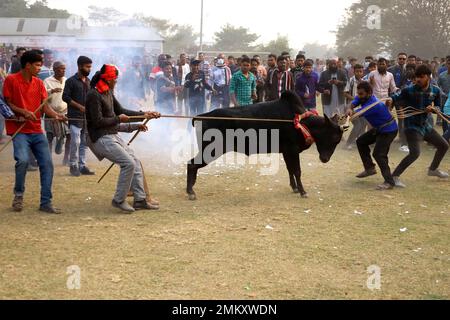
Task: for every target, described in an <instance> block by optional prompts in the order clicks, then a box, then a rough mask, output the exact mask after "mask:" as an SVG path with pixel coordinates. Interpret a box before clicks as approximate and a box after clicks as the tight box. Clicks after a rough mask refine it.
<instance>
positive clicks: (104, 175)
mask: <svg viewBox="0 0 450 320" xmlns="http://www.w3.org/2000/svg"><path fill="white" fill-rule="evenodd" d="M141 118H142V117H141ZM150 120H151V119H147V120H145V121H144V123H143V125H144V126H145V125H147V123H148V122H149V121H150ZM139 133H141V131H139V130H138V131H137V132H136V133H135V134H134V135H133V137H132V138H131V140H130V141H129V142H128V144H127V146H129V145H130V144H132V143H133V141H134V140H135V139H136V138H137V136H138V135H139ZM113 167H114V163H111V165H110V166H109V168H108V169H107V170H106V171H105V173H104V174H103V175H102V176H101V177H100V179H98V181H97V183H100V182H102V180H103V179H104V178H105V177H106V176H107V175H108V173H109V172H110V171H111V169H112V168H113Z"/></svg>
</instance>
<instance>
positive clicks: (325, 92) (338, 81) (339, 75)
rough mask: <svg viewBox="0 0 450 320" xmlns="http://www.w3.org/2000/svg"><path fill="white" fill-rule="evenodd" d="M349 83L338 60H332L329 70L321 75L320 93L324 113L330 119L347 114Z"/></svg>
mask: <svg viewBox="0 0 450 320" xmlns="http://www.w3.org/2000/svg"><path fill="white" fill-rule="evenodd" d="M347 81H348V79H347V74H346V73H345V72H344V71H343V70H341V69H339V68H338V66H337V61H336V60H331V61H330V62H329V64H328V68H327V70H326V71H324V72H322V74H321V75H320V80H319V91H320V92H321V93H322V105H323V113H324V114H325V115H326V116H328V117H329V118H332V117H333V116H334V115H336V114H337V115H344V114H345V95H344V88H345V86H346V84H347Z"/></svg>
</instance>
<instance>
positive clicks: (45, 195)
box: [3, 50, 66, 214]
mask: <svg viewBox="0 0 450 320" xmlns="http://www.w3.org/2000/svg"><path fill="white" fill-rule="evenodd" d="M20 60H21V67H22V69H21V71H20V72H19V73H16V74H13V75H10V76H8V77H7V78H6V80H5V84H4V87H3V96H4V97H5V100H6V102H7V103H8V105H9V107H10V108H11V109H12V111H13V112H14V113H15V114H16V116H19V117H20V118H21V119H25V121H26V123H25V126H24V127H23V128H20V127H21V126H22V123H23V122H14V121H8V122H7V123H6V131H7V133H8V135H11V136H12V135H14V134H15V133H16V132H18V134H17V135H16V137H15V138H14V140H13V146H14V159H15V160H16V166H15V173H16V182H15V187H14V194H15V197H14V201H13V204H12V207H13V210H14V211H16V212H19V211H22V209H23V196H24V193H25V177H26V174H27V166H28V160H29V150H30V149H31V151H32V153H33V155H34V156H35V157H36V160H37V162H38V165H39V171H40V178H41V200H40V209H39V210H40V211H42V212H45V213H52V214H57V213H60V211H59V210H58V209H55V208H54V207H53V205H52V181H53V163H52V159H51V156H50V151H49V148H48V142H47V138H46V136H45V135H44V132H43V130H42V126H41V114H42V113H45V115H46V116H48V117H50V118H55V119H57V120H60V121H64V120H66V118H65V117H64V116H63V115H60V114H58V113H56V112H55V111H54V110H53V109H52V108H50V107H49V106H48V105H44V107H43V108H42V109H40V110H39V107H40V105H41V103H42V102H43V101H44V100H45V99H46V98H47V90H45V86H44V83H43V82H42V80H40V79H38V78H37V75H38V73H39V71H40V69H41V67H42V56H41V55H39V53H38V52H36V51H33V50H32V51H27V52H25V53H24V54H23V55H22V57H21V58H20ZM41 111H42V112H41ZM19 129H20V131H18V130H19Z"/></svg>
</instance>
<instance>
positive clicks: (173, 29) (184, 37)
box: [133, 14, 198, 56]
mask: <svg viewBox="0 0 450 320" xmlns="http://www.w3.org/2000/svg"><path fill="white" fill-rule="evenodd" d="M133 20H135V21H139V22H140V23H141V25H143V26H146V27H149V28H154V29H155V30H156V31H157V32H158V33H159V34H160V35H161V36H162V37H163V38H164V52H165V53H168V54H170V55H172V56H177V55H178V54H180V53H182V52H186V53H191V54H194V53H196V51H197V50H198V45H197V44H196V41H197V39H198V34H197V33H195V32H194V28H193V27H192V26H191V25H178V24H172V23H171V22H170V21H169V20H166V19H158V18H155V17H152V16H144V15H142V14H135V15H134V16H133Z"/></svg>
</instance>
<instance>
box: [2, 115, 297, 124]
mask: <svg viewBox="0 0 450 320" xmlns="http://www.w3.org/2000/svg"><path fill="white" fill-rule="evenodd" d="M128 118H129V119H130V120H143V119H144V117H142V116H131V117H128ZM161 118H169V119H195V120H227V121H230V120H231V121H258V122H285V123H293V120H286V119H261V118H234V117H202V116H176V115H161ZM5 120H6V121H14V122H22V121H20V120H18V119H5ZM41 120H43V121H55V120H56V119H52V118H43V119H41ZM67 120H68V121H86V120H85V119H76V118H69V119H67ZM37 121H40V120H37Z"/></svg>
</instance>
